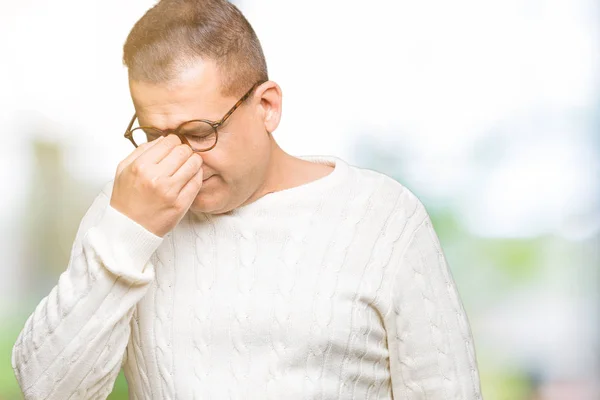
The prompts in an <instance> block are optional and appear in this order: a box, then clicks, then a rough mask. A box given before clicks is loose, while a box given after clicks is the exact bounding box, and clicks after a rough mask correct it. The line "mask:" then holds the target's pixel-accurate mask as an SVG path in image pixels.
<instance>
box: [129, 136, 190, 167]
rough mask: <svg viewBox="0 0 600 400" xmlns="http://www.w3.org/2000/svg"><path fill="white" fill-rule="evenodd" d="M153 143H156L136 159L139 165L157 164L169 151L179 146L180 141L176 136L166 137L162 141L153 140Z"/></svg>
mask: <svg viewBox="0 0 600 400" xmlns="http://www.w3.org/2000/svg"><path fill="white" fill-rule="evenodd" d="M155 142H158V143H156V144H155V145H154V146H151V147H148V148H147V149H146V150H145V151H144V152H143V153H142V154H141V155H140V156H139V157H138V158H137V160H139V161H138V162H139V163H140V164H158V163H159V162H161V161H162V159H163V158H165V157H166V156H167V155H168V154H169V153H170V152H171V150H173V148H175V146H178V145H180V144H181V140H180V139H179V137H178V136H177V135H168V136H166V137H164V138H163V139H162V140H155ZM151 143H154V142H151ZM188 157H189V155H188Z"/></svg>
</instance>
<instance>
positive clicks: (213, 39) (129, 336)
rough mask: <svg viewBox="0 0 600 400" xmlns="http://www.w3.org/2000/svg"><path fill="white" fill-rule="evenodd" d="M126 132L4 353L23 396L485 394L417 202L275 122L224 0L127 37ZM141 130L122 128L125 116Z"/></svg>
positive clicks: (249, 41)
mask: <svg viewBox="0 0 600 400" xmlns="http://www.w3.org/2000/svg"><path fill="white" fill-rule="evenodd" d="M124 62H125V64H126V66H127V67H128V71H129V82H130V90H131V95H132V99H133V103H134V105H135V111H136V115H135V116H134V118H133V119H132V121H131V124H130V125H129V127H128V128H127V132H126V134H125V135H126V137H127V138H129V140H131V141H132V143H133V144H134V145H135V146H136V148H135V150H134V151H133V152H132V153H131V154H130V155H129V156H128V157H127V158H125V160H123V161H122V162H121V163H120V164H119V166H118V168H117V171H116V175H115V179H114V183H111V184H109V185H107V187H105V189H104V190H103V191H102V193H101V194H100V195H99V196H98V197H97V198H96V199H95V201H94V203H93V204H92V206H91V207H90V209H89V210H88V212H87V213H86V215H85V217H84V218H83V220H82V222H81V225H80V228H79V231H78V233H77V236H76V238H75V242H74V245H73V250H72V254H71V258H70V262H69V265H68V268H67V270H66V271H65V272H64V273H63V274H62V275H61V277H60V279H59V281H58V284H57V286H56V287H55V288H54V289H53V290H52V291H51V293H50V294H49V295H48V296H47V297H46V298H44V299H43V300H42V301H41V303H40V304H39V306H38V307H37V308H36V310H35V311H34V313H33V314H32V315H31V317H30V318H29V319H28V320H27V322H26V324H25V327H24V329H23V331H22V332H21V334H20V336H19V338H18V339H17V342H16V344H15V346H14V349H13V354H12V365H13V368H14V370H15V374H16V376H17V379H18V381H19V384H20V386H21V389H22V390H23V393H24V396H25V398H27V399H105V398H106V397H107V396H108V394H109V393H110V392H111V390H112V387H113V384H114V381H115V379H116V377H117V375H118V372H119V370H120V368H121V367H123V368H124V371H125V376H126V378H127V381H128V384H129V393H130V398H131V399H134V400H135V399H176V398H177V399H194V398H202V399H226V398H236V399H248V398H252V399H268V398H269V399H271V398H272V399H300V398H302V399H304V398H310V399H312V398H324V399H338V398H340V399H392V398H396V399H480V398H481V394H480V386H479V376H478V371H477V363H476V357H475V351H474V347H473V340H472V337H471V332H470V327H469V324H468V320H467V317H466V314H465V311H464V308H463V306H462V303H461V300H460V298H459V296H458V293H457V290H456V287H455V284H454V282H453V279H452V276H451V274H450V271H449V269H448V266H447V263H446V260H445V257H444V255H443V252H442V249H441V247H440V243H439V240H438V238H437V235H436V234H435V231H434V229H433V227H432V224H431V220H430V219H429V216H428V214H427V211H426V210H425V208H424V206H423V205H422V203H421V202H420V201H419V200H418V199H417V198H416V196H415V195H414V194H412V193H411V192H410V191H409V190H408V189H406V188H405V187H404V186H402V185H401V184H400V183H398V182H396V181H394V180H392V179H391V178H389V177H387V176H385V175H383V174H380V173H378V172H374V171H370V170H366V169H361V168H358V167H354V166H351V165H349V164H347V163H346V162H344V161H343V160H341V159H339V158H337V157H308V156H306V157H301V158H296V157H293V156H291V155H289V154H287V153H285V152H284V151H283V150H282V149H281V148H280V147H278V145H277V143H276V142H275V140H274V138H273V136H272V133H273V132H274V131H275V129H276V128H277V126H278V124H279V120H280V118H281V109H282V106H281V104H282V95H281V90H280V88H279V86H278V85H277V84H276V83H274V82H273V81H270V80H269V79H268V76H267V68H266V63H265V60H264V56H263V53H262V50H261V47H260V43H259V41H258V39H257V38H256V35H255V33H254V31H253V30H252V28H251V26H250V25H249V24H248V22H247V21H246V19H245V18H244V17H243V16H242V14H241V13H240V12H239V10H238V9H237V8H236V7H234V6H233V5H231V4H229V3H228V2H226V1H224V0H213V1H207V0H162V1H160V2H159V3H158V4H157V5H156V6H154V7H153V8H152V9H150V10H149V11H148V12H147V13H146V14H145V15H144V16H143V17H142V18H141V19H140V21H138V22H137V23H136V25H135V26H134V28H133V29H132V31H131V33H130V34H129V37H128V38H127V41H126V43H125V46H124ZM136 119H137V121H138V122H139V125H140V126H141V127H136V126H134V123H135V120H136Z"/></svg>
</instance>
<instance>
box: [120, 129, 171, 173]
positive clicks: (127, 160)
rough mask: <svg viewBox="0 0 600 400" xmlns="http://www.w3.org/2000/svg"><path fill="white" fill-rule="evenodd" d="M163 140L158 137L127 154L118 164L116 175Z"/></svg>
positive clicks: (162, 137)
mask: <svg viewBox="0 0 600 400" xmlns="http://www.w3.org/2000/svg"><path fill="white" fill-rule="evenodd" d="M163 139H164V136H161V137H159V138H158V139H156V140H153V141H151V142H147V143H144V144H141V145H139V146H138V147H136V148H135V149H134V150H133V151H132V152H131V153H129V155H128V156H127V157H125V158H124V159H123V160H122V161H121V162H120V163H119V166H118V167H117V173H120V172H121V171H122V170H124V169H125V168H127V166H128V165H129V164H131V163H132V162H134V161H135V160H136V159H137V158H138V157H139V156H141V155H142V154H144V152H145V151H146V150H148V149H150V148H151V147H152V146H155V145H157V144H158V143H159V142H161V141H162V140H163Z"/></svg>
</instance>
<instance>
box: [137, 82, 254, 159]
mask: <svg viewBox="0 0 600 400" xmlns="http://www.w3.org/2000/svg"><path fill="white" fill-rule="evenodd" d="M264 82H266V81H260V82H257V83H255V84H254V86H252V87H251V88H250V90H248V92H246V94H245V95H244V96H242V98H241V99H240V100H239V101H238V102H237V103H235V105H234V106H233V107H231V109H230V110H229V111H227V114H225V116H224V117H223V118H221V119H220V120H219V121H216V122H215V121H209V120H206V119H194V120H191V121H186V122H183V123H182V124H180V125H179V126H178V127H177V128H175V129H166V130H161V129H158V128H154V127H152V126H139V127H137V128H133V129H131V127H132V126H133V123H134V122H135V120H136V119H137V114H133V118H132V119H131V122H130V123H129V126H127V130H126V131H125V138H127V139H129V140H130V141H131V143H133V145H134V146H135V147H138V146H140V145H142V144H144V143H147V142H151V141H153V140H156V139H158V138H159V137H161V136H167V135H169V134H171V133H173V134H175V135H177V136H178V137H179V139H180V140H181V143H183V144H187V145H188V146H190V147H191V148H192V150H193V151H194V152H198V153H199V152H203V151H208V150H210V149H212V148H213V147H215V146H216V145H217V141H218V140H219V132H218V130H217V128H218V127H220V126H221V125H223V124H224V123H225V121H227V118H229V117H230V116H231V114H233V112H234V111H235V110H237V108H238V107H239V106H240V105H241V104H242V103H243V102H244V101H245V100H246V99H247V98H248V97H250V95H251V94H252V92H254V89H256V88H257V87H258V86H259V85H261V84H263V83H264Z"/></svg>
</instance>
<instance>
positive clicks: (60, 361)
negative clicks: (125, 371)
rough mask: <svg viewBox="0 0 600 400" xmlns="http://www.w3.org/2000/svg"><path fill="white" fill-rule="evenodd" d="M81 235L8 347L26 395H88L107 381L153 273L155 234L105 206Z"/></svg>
mask: <svg viewBox="0 0 600 400" xmlns="http://www.w3.org/2000/svg"><path fill="white" fill-rule="evenodd" d="M82 225H83V223H82ZM82 236H83V237H82V238H81V241H80V244H79V243H75V244H74V247H73V252H72V255H71V259H70V261H69V267H68V268H67V270H66V271H65V272H64V273H63V274H62V275H61V276H60V278H59V281H58V284H57V285H56V286H55V287H54V288H53V289H52V291H51V292H50V294H49V295H48V296H47V297H45V298H44V299H43V300H42V301H41V302H40V304H39V305H38V306H37V307H36V310H35V311H34V313H33V314H32V315H31V316H30V317H29V319H28V320H27V322H26V324H25V327H24V329H23V331H22V332H21V334H20V335H19V337H18V339H17V343H16V344H15V346H14V348H13V354H12V365H13V368H14V371H15V375H16V377H17V380H18V382H19V384H20V386H21V389H22V391H23V393H24V395H25V398H27V399H38V398H43V399H48V398H50V399H53V398H56V399H59V398H60V399H66V398H69V397H70V396H71V395H73V394H74V393H75V394H76V396H75V398H88V397H86V396H84V395H83V394H84V393H86V392H88V391H89V392H90V393H91V392H102V391H103V390H104V388H102V387H98V385H100V386H102V385H107V384H108V385H110V387H112V384H113V382H114V378H116V374H118V371H119V367H120V362H121V359H122V357H123V353H124V350H125V347H126V345H127V342H128V340H129V332H130V331H129V320H130V318H131V315H132V312H133V308H134V307H135V305H136V304H137V302H139V300H140V299H141V298H142V297H143V296H144V294H145V293H146V291H147V289H148V287H149V284H150V283H151V282H152V280H153V278H154V267H153V266H152V264H150V263H149V259H150V256H151V254H152V253H153V252H154V251H155V249H156V247H158V245H159V244H160V241H161V239H160V238H158V237H156V236H154V235H152V234H150V233H149V232H147V231H145V230H144V229H143V228H141V227H140V226H138V225H137V224H134V223H132V222H131V221H130V220H128V219H126V217H124V216H123V215H121V214H119V213H117V212H116V211H115V210H113V209H111V208H109V207H106V208H105V212H104V215H103V217H102V218H101V219H100V220H99V221H98V223H97V224H96V225H94V226H92V227H91V228H89V230H87V231H86V232H85V234H83V235H82ZM113 375H114V378H113Z"/></svg>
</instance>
